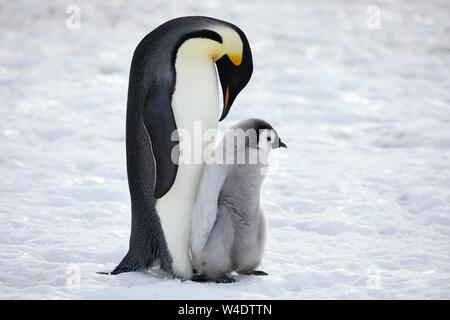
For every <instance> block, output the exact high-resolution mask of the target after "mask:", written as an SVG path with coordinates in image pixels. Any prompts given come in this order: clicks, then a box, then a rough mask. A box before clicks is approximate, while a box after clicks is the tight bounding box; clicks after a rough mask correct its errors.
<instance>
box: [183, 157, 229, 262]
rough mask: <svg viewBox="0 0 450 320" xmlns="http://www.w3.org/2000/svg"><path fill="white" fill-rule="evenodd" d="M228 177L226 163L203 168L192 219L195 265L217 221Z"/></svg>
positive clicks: (192, 250) (192, 246)
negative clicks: (220, 198) (219, 204)
mask: <svg viewBox="0 0 450 320" xmlns="http://www.w3.org/2000/svg"><path fill="white" fill-rule="evenodd" d="M226 177H227V169H226V166H225V165H220V164H212V165H206V166H205V167H204V169H203V174H202V178H201V181H200V186H199V190H198V193H197V199H196V201H195V204H194V208H193V210H192V220H191V252H192V255H193V260H194V266H195V265H196V263H195V262H196V261H195V260H196V257H199V256H201V252H202V250H203V248H204V247H205V245H206V242H207V241H208V238H209V234H210V233H211V230H212V228H213V226H214V223H215V222H216V219H217V210H218V200H219V195H220V191H221V190H222V186H223V183H224V181H225V179H226Z"/></svg>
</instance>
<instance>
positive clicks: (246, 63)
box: [216, 35, 253, 121]
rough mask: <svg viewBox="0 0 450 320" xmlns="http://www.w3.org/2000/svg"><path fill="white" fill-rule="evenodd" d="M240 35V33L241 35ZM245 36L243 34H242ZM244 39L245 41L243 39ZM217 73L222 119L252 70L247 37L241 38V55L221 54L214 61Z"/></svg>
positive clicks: (248, 78)
mask: <svg viewBox="0 0 450 320" xmlns="http://www.w3.org/2000/svg"><path fill="white" fill-rule="evenodd" d="M241 37H242V35H241ZM244 37H245V35H244ZM244 40H245V41H244ZM216 66H217V73H218V74H219V79H220V85H221V86H222V94H223V110H222V115H221V116H220V120H219V121H222V120H223V119H225V117H226V116H227V114H228V112H230V109H231V105H232V104H233V102H234V100H235V99H236V97H237V95H238V94H239V92H241V90H242V89H244V87H245V86H246V85H247V83H248V81H249V80H250V77H251V76H252V72H253V61H252V53H251V51H250V46H249V45H248V42H247V39H243V50H242V56H241V57H237V56H232V55H230V56H228V55H227V54H225V55H223V56H222V57H221V58H220V59H219V60H217V61H216Z"/></svg>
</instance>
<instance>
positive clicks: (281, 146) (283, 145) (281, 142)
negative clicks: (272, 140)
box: [278, 139, 287, 149]
mask: <svg viewBox="0 0 450 320" xmlns="http://www.w3.org/2000/svg"><path fill="white" fill-rule="evenodd" d="M278 146H279V147H280V148H286V149H287V145H286V143H284V142H283V141H281V139H280V142H279V143H278Z"/></svg>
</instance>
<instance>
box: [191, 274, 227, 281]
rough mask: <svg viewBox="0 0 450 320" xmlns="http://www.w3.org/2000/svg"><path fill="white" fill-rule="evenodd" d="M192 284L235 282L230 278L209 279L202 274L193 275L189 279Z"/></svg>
mask: <svg viewBox="0 0 450 320" xmlns="http://www.w3.org/2000/svg"><path fill="white" fill-rule="evenodd" d="M191 281H194V282H215V283H233V282H236V280H235V279H234V278H232V277H230V276H223V277H220V278H215V279H210V278H208V277H207V276H205V275H203V274H194V275H193V276H192V278H191Z"/></svg>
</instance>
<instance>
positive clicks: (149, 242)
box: [111, 237, 174, 275]
mask: <svg viewBox="0 0 450 320" xmlns="http://www.w3.org/2000/svg"><path fill="white" fill-rule="evenodd" d="M158 240H160V241H159V242H158V241H156V239H152V238H151V237H150V238H149V239H145V240H144V241H138V242H136V243H135V244H134V245H130V250H129V251H128V253H127V254H126V255H125V257H124V258H123V259H122V261H121V262H120V263H119V264H118V265H117V267H115V268H114V270H113V271H111V274H112V275H116V274H120V273H123V272H132V271H146V270H148V269H150V268H151V267H153V266H154V265H155V264H156V263H158V262H159V265H160V267H161V269H162V270H164V271H165V272H167V273H169V274H171V275H174V272H173V268H172V257H171V255H170V253H169V252H168V250H167V245H166V243H165V240H164V239H161V238H160V237H159V239H158Z"/></svg>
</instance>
